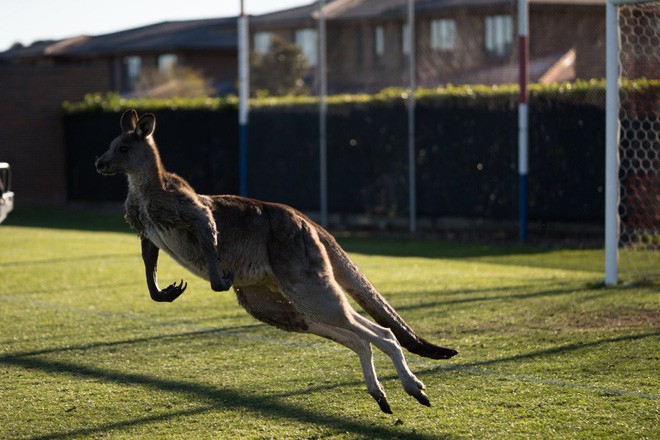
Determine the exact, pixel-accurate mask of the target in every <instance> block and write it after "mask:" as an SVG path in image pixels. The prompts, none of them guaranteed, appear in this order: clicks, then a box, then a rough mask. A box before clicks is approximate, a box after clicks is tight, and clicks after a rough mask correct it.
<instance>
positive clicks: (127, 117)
mask: <svg viewBox="0 0 660 440" xmlns="http://www.w3.org/2000/svg"><path fill="white" fill-rule="evenodd" d="M155 129H156V117H155V116H154V115H153V114H151V113H147V114H145V115H142V116H140V118H138V114H137V112H136V111H135V110H126V111H125V112H124V114H123V115H122V116H121V131H122V133H121V134H120V135H119V136H117V137H116V138H115V139H114V140H113V141H112V142H111V143H110V148H109V149H108V151H106V152H105V153H103V155H102V156H101V157H99V158H97V159H96V171H98V172H99V173H100V174H103V175H106V176H109V175H113V174H135V173H141V172H145V171H148V170H151V169H153V166H154V165H156V166H158V163H159V157H158V151H157V150H156V146H155V144H154V141H153V133H154V130H155Z"/></svg>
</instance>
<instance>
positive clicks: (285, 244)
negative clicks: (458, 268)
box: [96, 110, 456, 412]
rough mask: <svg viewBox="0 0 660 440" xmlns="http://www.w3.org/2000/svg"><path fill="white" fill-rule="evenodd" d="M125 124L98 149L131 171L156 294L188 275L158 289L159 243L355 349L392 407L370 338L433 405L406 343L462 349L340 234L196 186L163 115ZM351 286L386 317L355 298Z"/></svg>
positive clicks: (169, 297) (167, 296)
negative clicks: (361, 264)
mask: <svg viewBox="0 0 660 440" xmlns="http://www.w3.org/2000/svg"><path fill="white" fill-rule="evenodd" d="M121 126H122V132H123V133H122V134H121V135H120V136H119V137H117V138H116V139H115V140H114V141H113V142H112V144H111V146H110V149H109V150H108V151H107V152H106V153H105V154H104V155H103V156H101V157H100V158H98V159H97V162H96V166H97V170H98V171H99V172H100V173H102V174H115V173H124V174H126V175H127V176H128V182H129V191H128V197H127V199H126V216H125V218H126V220H127V222H128V223H129V224H130V225H131V226H132V227H133V228H135V229H137V230H138V231H139V232H140V236H141V239H142V257H143V260H144V263H145V271H146V276H147V286H148V288H149V293H150V294H151V297H152V298H153V299H154V300H156V301H173V300H174V299H176V298H177V297H178V296H179V295H181V294H182V293H183V291H184V290H185V289H186V284H184V283H183V281H181V282H180V283H179V284H176V283H175V284H172V285H170V286H168V287H166V288H165V289H162V290H161V289H159V288H158V284H157V280H156V268H157V261H158V252H159V249H162V250H164V251H165V252H166V253H168V254H169V255H170V256H171V257H172V258H174V259H175V260H176V261H177V262H178V263H179V264H181V265H182V266H184V267H185V268H187V269H188V270H190V271H191V272H192V273H194V274H195V275H198V276H200V277H202V278H204V279H206V280H209V281H210V282H211V287H212V289H213V290H228V289H229V287H230V285H231V284H232V283H233V286H234V290H235V292H236V295H237V298H238V302H239V304H240V305H241V306H243V307H244V308H245V310H247V312H248V313H250V314H251V315H252V316H253V317H255V318H256V319H259V320H261V321H263V322H265V323H267V324H270V325H273V326H275V327H278V328H281V329H283V330H287V331H296V332H303V333H313V334H317V335H319V336H322V337H325V338H328V339H331V340H334V341H336V342H338V343H340V344H343V345H345V346H347V347H349V348H351V349H352V350H353V351H355V352H356V353H357V354H358V356H359V358H360V362H361V364H362V369H363V372H364V376H365V380H366V382H367V389H368V391H369V393H370V394H371V395H372V396H373V397H374V398H375V399H376V401H377V402H378V404H379V406H380V408H381V410H383V411H385V412H391V410H390V406H389V404H388V402H387V398H386V397H385V393H384V391H383V389H382V386H381V385H380V383H379V382H378V380H377V377H376V372H375V369H374V367H373V361H372V353H371V345H370V344H374V345H375V346H376V347H378V348H379V349H381V350H382V351H384V352H385V353H387V354H388V355H389V356H390V358H391V359H392V361H393V363H394V365H395V367H396V369H397V373H398V375H399V378H400V379H401V382H402V384H403V386H404V389H405V390H406V391H407V392H408V393H409V394H411V395H412V396H413V397H415V398H416V399H417V400H418V401H419V402H420V403H422V404H424V405H429V401H428V397H427V396H426V394H425V393H424V391H423V389H424V385H423V384H422V383H421V382H420V381H419V380H418V379H417V378H416V377H415V376H414V375H413V374H412V373H411V372H410V370H409V369H408V366H407V365H406V362H405V359H404V357H403V353H402V351H401V348H400V345H399V344H402V345H403V346H404V347H405V348H407V349H408V350H409V351H411V352H412V353H416V354H419V355H421V356H426V357H430V358H434V359H446V358H450V357H452V356H454V355H455V354H456V351H454V350H451V349H447V348H442V347H438V346H436V345H433V344H431V343H429V342H428V341H426V340H424V339H423V338H421V337H419V336H418V335H417V334H416V333H415V332H414V331H413V330H412V329H411V328H410V326H409V325H408V324H407V323H406V322H405V321H404V320H403V318H401V317H400V316H399V315H398V314H397V313H396V311H395V310H394V309H393V308H392V306H390V305H389V304H388V303H387V301H386V300H385V298H383V296H382V295H380V293H378V291H377V290H376V288H375V287H374V286H373V285H372V284H371V283H370V282H369V281H368V280H367V278H366V277H365V276H364V275H363V274H362V272H361V271H360V270H359V268H358V267H357V266H356V265H355V264H354V263H353V262H352V261H351V259H350V258H349V256H348V255H347V254H346V253H345V252H344V251H343V250H342V249H341V247H340V246H339V244H337V242H336V241H335V239H334V238H333V237H332V236H331V235H330V234H329V233H328V232H327V231H325V230H324V229H323V228H321V227H320V226H319V225H317V224H316V223H314V222H313V221H311V220H310V219H309V218H307V217H306V216H305V215H303V214H302V213H300V212H298V211H296V210H295V209H293V208H291V207H289V206H286V205H281V204H276V203H267V202H262V201H258V200H253V199H248V198H244V197H238V196H230V195H221V196H204V195H198V194H196V193H195V191H194V190H193V189H192V188H191V187H190V185H188V183H187V182H185V180H183V179H181V178H180V177H179V176H177V175H175V174H173V173H169V172H167V171H165V169H164V168H163V166H162V163H161V161H160V157H159V154H158V150H157V148H156V145H155V143H154V141H153V136H152V134H153V131H154V129H155V117H154V116H153V115H143V116H142V117H141V118H139V119H138V118H137V113H136V112H135V111H133V110H129V111H127V112H125V113H124V115H123V116H122V119H121ZM344 292H347V293H348V294H349V295H351V296H352V297H353V298H354V299H355V300H356V301H357V302H358V304H359V305H360V306H361V307H362V308H364V309H365V310H366V311H367V312H368V313H369V314H370V315H371V316H372V317H373V318H374V319H375V320H376V321H377V322H378V324H380V325H376V324H374V323H373V322H371V321H369V320H367V319H366V318H364V317H362V316H361V315H359V314H358V313H356V312H355V310H354V309H353V308H352V307H351V305H350V304H349V302H348V300H347V298H346V296H345V294H344Z"/></svg>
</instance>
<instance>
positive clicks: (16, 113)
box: [0, 65, 110, 207]
mask: <svg viewBox="0 0 660 440" xmlns="http://www.w3.org/2000/svg"><path fill="white" fill-rule="evenodd" d="M109 87H110V80H109V72H108V69H107V67H106V66H55V65H50V66H48V65H43V66H40V65H32V66H30V65H4V66H0V96H1V97H2V99H0V115H1V116H0V161H2V162H9V164H10V165H11V167H12V187H13V191H14V192H15V193H16V204H17V206H19V207H20V206H35V205H41V206H44V205H58V204H63V203H65V202H66V201H67V187H66V154H65V147H64V132H63V127H62V110H61V105H62V102H63V101H65V100H72V101H73V100H79V99H81V98H82V97H83V95H84V94H85V93H89V92H94V91H107V90H109ZM89 147H90V166H92V163H93V158H94V156H95V154H98V153H99V152H101V150H102V149H103V146H102V145H90V146H89Z"/></svg>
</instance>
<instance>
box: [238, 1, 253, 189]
mask: <svg viewBox="0 0 660 440" xmlns="http://www.w3.org/2000/svg"><path fill="white" fill-rule="evenodd" d="M248 35H249V34H248V19H247V15H245V11H244V9H243V0H241V14H240V15H239V17H238V81H239V86H238V143H239V147H238V157H239V180H240V181H239V193H240V195H242V196H244V197H247V195H248V189H247V182H248V177H247V174H248V165H247V161H248V157H247V136H248V113H249V106H248V99H249V97H250V77H249V75H250V71H249V65H248V55H249V44H248Z"/></svg>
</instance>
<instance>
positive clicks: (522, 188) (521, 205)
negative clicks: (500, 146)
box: [518, 0, 529, 243]
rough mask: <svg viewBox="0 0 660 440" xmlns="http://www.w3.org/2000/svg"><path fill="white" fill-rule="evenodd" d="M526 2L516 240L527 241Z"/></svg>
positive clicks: (521, 13) (521, 3)
mask: <svg viewBox="0 0 660 440" xmlns="http://www.w3.org/2000/svg"><path fill="white" fill-rule="evenodd" d="M527 1H528V0H518V50H519V56H520V62H519V67H520V73H519V81H520V99H519V102H518V188H519V189H518V238H519V240H520V241H521V242H523V243H524V242H525V241H527V172H528V168H529V158H528V156H529V151H528V112H527V96H528V93H527V81H528V74H527V60H528V55H527V51H528V47H529V46H528V40H527V36H528V34H529V26H528V22H527V21H528V17H529V13H528V6H527Z"/></svg>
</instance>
